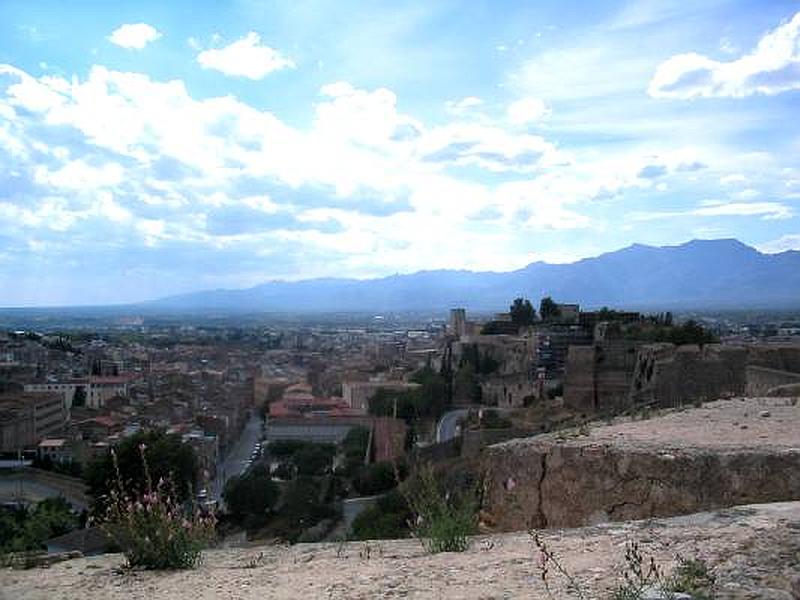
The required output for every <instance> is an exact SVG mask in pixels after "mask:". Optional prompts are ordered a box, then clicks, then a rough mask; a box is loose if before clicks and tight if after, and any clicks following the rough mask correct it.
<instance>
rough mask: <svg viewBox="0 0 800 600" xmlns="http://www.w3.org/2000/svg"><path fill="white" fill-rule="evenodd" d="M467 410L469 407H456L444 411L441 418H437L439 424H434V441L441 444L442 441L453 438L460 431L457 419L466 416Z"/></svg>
mask: <svg viewBox="0 0 800 600" xmlns="http://www.w3.org/2000/svg"><path fill="white" fill-rule="evenodd" d="M469 411H470V409H469V408H457V409H455V410H451V411H450V412H446V413H444V414H443V415H442V418H441V419H439V424H438V425H437V426H436V442H437V443H439V444H441V443H442V442H446V441H448V440H451V439H453V438H454V437H456V436H457V435H458V434H459V433H461V429H460V428H459V426H458V421H459V419H463V418H464V417H466V416H467V414H469Z"/></svg>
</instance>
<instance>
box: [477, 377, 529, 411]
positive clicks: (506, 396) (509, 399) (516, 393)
mask: <svg viewBox="0 0 800 600" xmlns="http://www.w3.org/2000/svg"><path fill="white" fill-rule="evenodd" d="M480 386H481V402H482V403H483V404H487V405H489V406H499V407H501V408H517V407H520V406H523V405H524V404H525V399H526V398H535V399H538V398H540V397H541V395H542V390H543V386H542V382H540V381H538V380H536V379H534V378H532V377H531V376H530V375H529V374H527V373H520V374H517V375H507V376H500V377H492V378H490V379H487V380H485V381H482V382H481V384H480Z"/></svg>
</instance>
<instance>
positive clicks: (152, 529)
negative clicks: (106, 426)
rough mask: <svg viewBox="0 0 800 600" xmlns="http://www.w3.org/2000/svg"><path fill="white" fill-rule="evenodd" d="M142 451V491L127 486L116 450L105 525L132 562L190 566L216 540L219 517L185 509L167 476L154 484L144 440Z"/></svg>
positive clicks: (144, 565) (156, 566) (163, 566)
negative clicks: (146, 456)
mask: <svg viewBox="0 0 800 600" xmlns="http://www.w3.org/2000/svg"><path fill="white" fill-rule="evenodd" d="M139 451H140V455H141V461H142V469H143V472H144V479H145V481H144V487H143V491H141V492H138V491H135V492H128V491H126V490H125V488H124V487H123V483H122V475H121V473H120V471H119V465H118V463H117V459H116V453H115V452H113V451H112V460H113V463H114V467H115V469H116V471H117V487H116V488H115V489H114V490H112V491H111V494H110V502H109V503H108V509H107V513H106V515H105V521H106V523H105V528H106V530H107V531H108V532H109V533H110V534H111V535H112V537H113V538H114V539H115V541H116V542H117V543H118V544H119V545H120V547H121V548H122V551H123V553H124V554H125V558H126V559H127V560H128V566H129V567H141V568H144V569H187V568H192V567H194V566H196V565H197V563H198V562H199V561H200V558H201V553H202V550H203V548H205V547H206V546H207V545H208V544H209V543H210V542H211V541H212V540H213V537H214V526H215V519H214V517H213V515H204V514H201V513H200V512H198V511H196V510H194V511H191V512H189V513H187V512H186V511H185V510H184V508H183V507H182V506H181V504H180V503H179V502H178V500H177V495H176V493H175V490H174V487H173V486H172V485H171V484H170V483H169V482H168V481H167V480H166V479H159V481H158V484H157V485H156V486H153V483H152V480H151V478H150V471H149V469H148V465H147V460H146V458H145V445H144V444H141V445H140V446H139ZM137 487H138V486H137Z"/></svg>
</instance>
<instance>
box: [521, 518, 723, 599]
mask: <svg viewBox="0 0 800 600" xmlns="http://www.w3.org/2000/svg"><path fill="white" fill-rule="evenodd" d="M529 535H530V536H531V539H532V540H533V543H534V545H535V546H536V548H537V550H538V552H539V558H538V561H537V566H538V569H539V577H540V579H541V581H542V584H543V585H544V588H545V591H546V592H547V595H548V597H550V598H553V599H555V598H557V596H555V595H554V593H553V591H552V587H551V580H552V579H553V578H554V577H558V576H560V577H563V578H564V579H565V580H566V583H567V592H568V593H569V594H570V595H572V596H574V597H576V598H579V599H581V600H585V599H586V598H588V595H587V592H586V591H585V590H584V587H583V585H582V584H581V582H580V581H578V579H577V578H576V577H575V576H574V575H572V574H571V573H570V572H569V571H568V570H567V569H566V567H564V565H563V563H562V562H561V560H560V559H559V558H558V556H557V555H556V554H555V552H553V551H552V550H550V548H548V546H547V544H546V542H544V540H542V538H541V537H540V536H539V534H538V532H536V531H533V530H532V531H530V532H529ZM677 561H678V564H677V566H676V567H675V568H674V569H673V571H672V572H671V573H670V574H669V575H664V573H663V572H662V571H661V569H660V568H659V566H658V565H657V564H656V562H655V559H654V558H653V557H652V556H651V557H646V556H645V555H644V554H643V553H642V551H641V550H640V548H639V544H638V543H637V542H635V541H630V542H628V543H627V544H626V545H625V567H624V568H623V572H622V578H623V581H622V582H621V583H620V584H619V585H618V586H617V587H615V588H614V589H613V590H611V592H610V596H608V597H607V598H608V600H644V599H645V598H659V599H661V600H673V599H676V598H683V597H686V596H684V594H688V595H689V596H690V597H691V598H692V600H713V599H714V598H715V597H716V596H715V585H716V576H715V575H714V573H713V569H711V567H710V566H709V565H708V563H707V562H706V561H704V560H702V559H699V558H688V559H687V558H683V557H681V556H678V557H677Z"/></svg>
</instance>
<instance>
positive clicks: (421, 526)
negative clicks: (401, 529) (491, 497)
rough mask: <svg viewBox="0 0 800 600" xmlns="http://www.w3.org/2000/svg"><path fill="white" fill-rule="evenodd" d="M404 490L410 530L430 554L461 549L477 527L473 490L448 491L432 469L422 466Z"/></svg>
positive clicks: (465, 546)
mask: <svg viewBox="0 0 800 600" xmlns="http://www.w3.org/2000/svg"><path fill="white" fill-rule="evenodd" d="M404 494H405V497H406V502H408V505H409V507H410V508H411V513H412V523H411V531H412V532H413V534H414V537H416V538H418V539H419V540H420V542H421V543H422V546H423V547H424V548H425V550H427V551H428V552H430V553H431V554H434V553H437V552H463V551H465V550H466V549H467V548H468V547H469V536H470V535H472V534H473V533H475V530H476V528H477V503H476V501H475V493H474V490H470V491H467V492H463V491H462V492H455V491H447V490H445V489H444V487H443V486H442V485H441V484H440V483H439V480H438V479H437V478H436V475H435V474H434V472H433V469H432V468H431V467H429V466H427V467H423V468H422V469H421V470H420V471H419V472H418V473H417V475H416V477H415V478H414V480H413V481H411V482H409V485H407V486H405V490H404Z"/></svg>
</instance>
